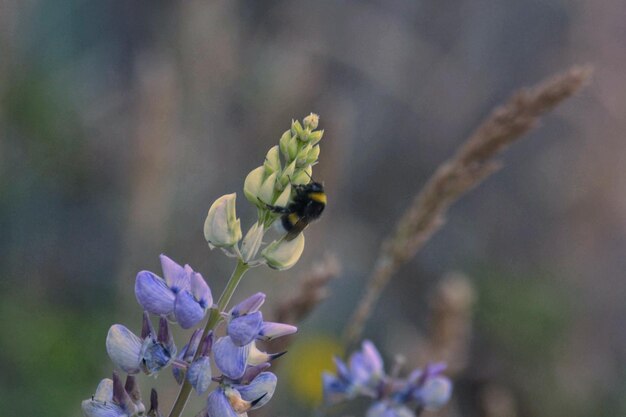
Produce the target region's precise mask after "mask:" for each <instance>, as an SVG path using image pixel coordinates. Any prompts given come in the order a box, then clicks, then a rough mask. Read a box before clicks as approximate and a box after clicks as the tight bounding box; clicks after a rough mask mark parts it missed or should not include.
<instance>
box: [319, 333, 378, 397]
mask: <svg viewBox="0 0 626 417" xmlns="http://www.w3.org/2000/svg"><path fill="white" fill-rule="evenodd" d="M334 361H335V366H336V367H337V375H336V376H335V375H333V374H330V373H328V372H325V373H324V374H323V375H322V382H323V385H324V395H325V398H326V401H327V402H328V403H337V402H340V401H343V400H345V399H352V398H354V397H356V396H357V395H364V396H368V397H372V398H376V397H377V395H378V391H379V387H380V384H381V382H382V381H383V379H384V377H385V372H384V369H383V360H382V358H381V356H380V353H378V350H377V349H376V346H374V344H373V343H372V342H370V341H369V340H365V341H364V342H363V344H362V346H361V351H357V352H354V353H353V354H352V355H350V358H349V360H348V364H346V363H344V362H342V361H341V359H339V358H334Z"/></svg>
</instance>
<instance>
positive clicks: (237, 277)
mask: <svg viewBox="0 0 626 417" xmlns="http://www.w3.org/2000/svg"><path fill="white" fill-rule="evenodd" d="M248 269H250V266H249V265H248V264H246V263H244V262H243V261H242V260H239V261H237V266H236V267H235V270H234V271H233V274H232V275H231V276H230V279H229V280H228V283H227V284H226V288H224V291H223V292H222V295H221V296H220V299H219V300H218V301H217V308H213V309H211V313H210V314H209V319H208V320H207V323H206V326H205V327H204V333H203V334H202V337H205V336H206V335H207V334H209V332H210V331H211V330H213V329H214V328H215V326H217V324H218V323H219V322H220V319H221V314H220V313H221V312H222V311H224V310H225V309H226V306H228V303H229V302H230V299H231V298H232V296H233V294H234V293H235V290H236V289H237V285H239V282H241V278H243V275H244V274H245V273H246V271H247V270H248ZM198 354H199V351H198V352H196V355H195V357H194V359H195V358H196V357H197V356H198ZM190 394H191V384H190V383H189V381H187V380H186V379H185V382H183V385H182V387H180V391H179V392H178V397H176V401H175V402H174V405H173V406H172V411H171V412H170V415H169V417H180V416H181V415H182V413H183V410H184V409H185V405H186V404H187V400H188V399H189V395H190Z"/></svg>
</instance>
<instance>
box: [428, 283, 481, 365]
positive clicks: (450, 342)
mask: <svg viewBox="0 0 626 417" xmlns="http://www.w3.org/2000/svg"><path fill="white" fill-rule="evenodd" d="M475 299H476V294H475V291H474V287H473V285H472V283H471V281H470V280H469V278H468V277H467V276H465V275H464V274H462V273H459V272H454V273H449V274H447V275H446V276H445V277H444V278H443V279H442V280H441V282H440V283H439V284H438V285H437V288H436V290H435V292H434V294H433V296H432V297H431V299H430V320H429V323H430V331H429V334H428V342H427V344H426V346H425V349H424V352H423V356H424V357H423V358H421V359H420V360H419V363H429V362H445V363H446V364H447V365H448V368H447V374H448V375H449V376H453V375H456V374H458V373H460V372H461V371H463V370H464V369H465V367H466V366H467V361H468V355H469V344H470V338H471V328H472V319H473V317H472V309H473V307H474V301H475Z"/></svg>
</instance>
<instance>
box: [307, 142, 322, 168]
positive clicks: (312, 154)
mask: <svg viewBox="0 0 626 417" xmlns="http://www.w3.org/2000/svg"><path fill="white" fill-rule="evenodd" d="M319 156H320V145H315V146H314V147H313V148H312V149H311V150H310V151H309V153H308V154H307V156H306V163H307V164H312V163H313V162H315V161H317V158H319Z"/></svg>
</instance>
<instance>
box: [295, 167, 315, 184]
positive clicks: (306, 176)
mask: <svg viewBox="0 0 626 417" xmlns="http://www.w3.org/2000/svg"><path fill="white" fill-rule="evenodd" d="M312 175H313V167H312V166H311V165H309V166H307V167H306V168H304V169H303V170H301V171H299V172H298V173H297V174H296V175H294V176H293V177H292V178H291V183H292V184H293V185H303V184H308V183H309V182H310V181H311V176H312Z"/></svg>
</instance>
